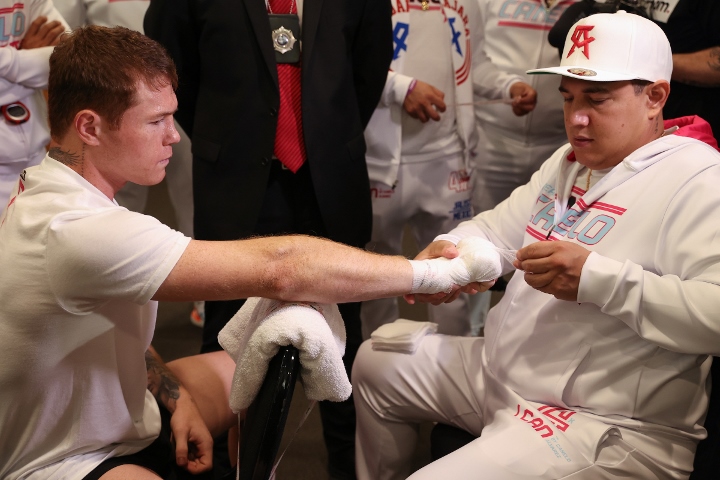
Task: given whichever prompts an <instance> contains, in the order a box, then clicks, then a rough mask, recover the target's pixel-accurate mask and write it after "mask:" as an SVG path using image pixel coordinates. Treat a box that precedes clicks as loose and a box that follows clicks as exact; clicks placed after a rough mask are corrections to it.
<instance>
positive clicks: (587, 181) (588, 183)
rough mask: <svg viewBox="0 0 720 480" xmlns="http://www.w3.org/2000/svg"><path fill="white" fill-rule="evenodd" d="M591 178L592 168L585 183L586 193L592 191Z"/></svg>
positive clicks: (589, 169)
mask: <svg viewBox="0 0 720 480" xmlns="http://www.w3.org/2000/svg"><path fill="white" fill-rule="evenodd" d="M590 177H592V168H588V174H587V180H586V181H585V193H587V191H588V190H590Z"/></svg>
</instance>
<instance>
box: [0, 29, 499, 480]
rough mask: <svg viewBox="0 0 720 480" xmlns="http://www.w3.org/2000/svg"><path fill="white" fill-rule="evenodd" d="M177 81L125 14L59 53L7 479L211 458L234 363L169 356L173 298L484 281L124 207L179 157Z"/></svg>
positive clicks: (11, 212)
mask: <svg viewBox="0 0 720 480" xmlns="http://www.w3.org/2000/svg"><path fill="white" fill-rule="evenodd" d="M175 86H177V76H176V74H175V69H174V66H173V63H172V60H171V59H170V58H169V57H168V55H167V53H166V52H165V50H164V49H163V48H162V47H161V46H160V45H158V44H157V43H156V42H154V41H152V40H150V39H148V38H147V37H145V36H144V35H141V34H140V33H138V32H136V31H133V30H129V29H126V28H123V27H116V28H113V29H109V28H105V27H99V26H88V27H83V28H79V29H76V30H75V31H74V32H72V33H71V34H70V35H68V36H66V37H63V39H62V40H61V41H60V43H59V44H58V46H57V48H56V49H55V51H54V53H53V54H52V56H51V57H50V80H49V88H48V89H49V102H50V103H49V115H50V126H51V133H52V139H53V140H52V144H51V146H50V150H49V152H48V154H47V155H46V157H45V158H44V159H43V160H42V162H41V163H40V164H39V165H37V166H34V167H30V168H28V169H26V170H25V171H23V173H22V176H21V179H20V181H19V184H20V185H21V188H20V189H19V190H18V193H17V195H16V196H15V197H14V198H13V201H12V203H11V205H10V206H9V207H8V208H7V209H6V210H5V211H4V212H3V213H2V215H0V297H1V298H2V299H3V301H2V302H1V303H0V331H2V335H0V478H3V479H4V480H19V479H23V480H58V479H64V480H125V479H133V480H158V479H160V478H163V477H165V474H166V473H167V472H168V470H169V469H170V468H171V467H172V466H173V465H174V464H177V465H179V466H181V467H184V468H185V469H187V470H189V471H190V472H192V473H198V472H201V471H205V470H207V469H208V468H210V467H211V465H212V461H213V459H212V454H211V446H212V437H211V433H212V434H217V433H219V432H220V431H222V430H225V429H227V428H228V427H229V426H230V425H233V424H236V422H237V416H235V415H233V414H232V413H231V412H230V408H229V398H228V396H229V391H230V384H231V381H232V377H233V373H234V368H235V366H234V363H233V361H232V360H231V359H230V357H229V355H227V354H226V353H225V352H211V353H207V354H202V355H197V356H194V357H187V358H185V359H179V360H177V361H174V362H171V363H170V364H168V367H170V371H168V370H167V369H165V368H164V367H163V365H162V363H161V362H160V360H159V359H158V358H157V357H156V355H155V353H154V351H153V349H152V348H151V347H150V341H151V339H152V335H153V330H154V326H155V318H156V312H157V301H158V300H165V301H191V300H194V299H197V298H210V299H212V300H228V299H234V298H244V297H248V296H264V297H268V298H276V299H281V300H291V299H293V300H304V301H310V302H321V303H332V302H337V301H345V302H348V301H352V302H358V301H361V300H366V299H368V298H373V297H377V296H387V295H399V294H402V293H407V292H424V293H432V292H439V291H444V292H448V293H451V292H454V291H457V287H456V286H455V285H454V284H456V283H459V284H464V283H467V282H468V281H472V277H471V275H470V272H469V271H468V263H467V262H468V258H465V257H460V258H457V259H456V260H454V261H447V260H446V259H437V260H428V261H420V262H411V261H408V260H406V259H404V258H401V257H383V256H380V255H375V254H371V253H368V252H365V251H363V250H361V249H358V248H353V247H349V246H345V245H341V244H338V243H334V242H331V241H329V240H326V239H320V238H314V237H309V236H303V235H296V236H292V237H279V236H278V237H266V238H256V239H250V240H237V241H225V242H207V241H199V240H193V239H191V238H189V237H187V236H185V235H183V234H182V233H181V232H178V231H175V230H172V229H171V228H169V227H167V226H166V225H163V224H161V223H160V222H159V221H157V220H156V219H154V218H152V217H150V216H146V215H143V214H140V213H137V212H131V211H128V210H127V209H126V208H123V207H120V206H119V205H118V204H117V203H116V202H115V201H114V200H113V197H114V195H115V194H116V193H117V192H118V191H119V190H120V189H121V188H122V186H123V185H124V184H125V182H128V181H133V182H135V183H138V184H139V185H154V184H157V183H158V182H160V181H161V180H162V179H163V177H164V175H165V168H166V166H167V164H168V163H169V162H171V161H172V160H171V158H170V157H171V153H172V148H171V145H172V144H173V143H176V142H177V141H178V140H179V136H178V133H177V131H176V130H175V126H174V122H173V118H172V116H173V113H174V112H175V111H176V110H177V100H176V98H175V94H174V92H173V89H174V87H175ZM461 279H464V280H461ZM475 286H476V287H478V288H486V287H487V285H486V286H481V285H477V284H475ZM173 373H176V374H177V377H178V378H175V376H174V375H173Z"/></svg>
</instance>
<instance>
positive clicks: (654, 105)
mask: <svg viewBox="0 0 720 480" xmlns="http://www.w3.org/2000/svg"><path fill="white" fill-rule="evenodd" d="M645 92H646V94H647V98H648V107H649V111H648V117H649V118H650V119H653V118H655V117H656V116H658V115H659V114H661V113H662V109H663V107H664V106H665V102H667V99H668V95H670V84H669V83H668V82H667V80H658V81H657V82H654V83H651V84H650V85H648V86H647V87H645Z"/></svg>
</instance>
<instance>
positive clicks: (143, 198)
mask: <svg viewBox="0 0 720 480" xmlns="http://www.w3.org/2000/svg"><path fill="white" fill-rule="evenodd" d="M175 128H176V129H177V131H178V133H179V134H180V141H179V142H178V143H176V144H175V145H173V146H172V151H173V154H172V158H171V159H170V163H169V164H168V166H167V168H166V169H165V181H166V182H167V188H168V195H169V197H170V203H171V204H172V206H173V209H174V210H175V219H176V220H177V228H178V230H179V231H180V232H182V233H184V234H185V235H187V236H188V237H192V236H193V214H194V212H195V208H194V206H193V185H192V152H191V151H190V138H188V136H187V134H185V132H184V131H183V129H182V128H180V125H179V124H178V123H177V122H175ZM148 189H149V187H147V186H145V185H137V184H135V183H130V182H128V183H126V184H125V186H124V187H123V188H122V189H121V190H120V191H119V192H117V194H116V195H115V200H117V202H118V203H119V204H120V205H122V206H123V207H125V208H127V209H128V210H132V211H133V212H140V213H142V212H144V211H145V206H146V205H147V200H148Z"/></svg>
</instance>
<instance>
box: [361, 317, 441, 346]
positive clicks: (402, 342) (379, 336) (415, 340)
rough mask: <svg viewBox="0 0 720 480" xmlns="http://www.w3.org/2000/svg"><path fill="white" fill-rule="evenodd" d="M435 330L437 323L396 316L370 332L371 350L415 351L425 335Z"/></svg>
mask: <svg viewBox="0 0 720 480" xmlns="http://www.w3.org/2000/svg"><path fill="white" fill-rule="evenodd" d="M435 332H437V323H432V322H416V321H413V320H406V319H404V318H398V319H397V320H395V321H394V322H393V323H386V324H385V325H381V326H380V327H378V328H377V329H376V330H375V331H374V332H372V333H371V334H370V340H371V341H372V347H373V350H386V351H390V352H401V353H415V350H417V347H418V345H419V344H420V342H421V341H422V339H423V338H425V335H428V334H431V333H435Z"/></svg>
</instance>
